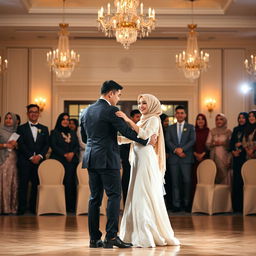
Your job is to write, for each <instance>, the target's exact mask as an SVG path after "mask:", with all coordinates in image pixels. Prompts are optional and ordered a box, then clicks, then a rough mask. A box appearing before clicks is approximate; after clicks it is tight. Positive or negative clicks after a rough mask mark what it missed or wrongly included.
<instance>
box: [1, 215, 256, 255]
mask: <svg viewBox="0 0 256 256" xmlns="http://www.w3.org/2000/svg"><path fill="white" fill-rule="evenodd" d="M170 219H171V223H172V226H173V228H174V230H175V234H176V237H177V238H178V239H180V241H181V243H182V245H181V246H165V247H156V248H131V249H118V248H115V249H102V248H101V249H90V248H89V247H88V242H89V236H88V226H87V216H78V217H76V216H67V217H66V216H53V215H49V216H40V217H36V216H0V255H4V256H9V255H17V256H18V255H30V256H32V255H38V256H39V255H43V256H48V255H49V256H50V255H51V256H53V255H54V256H60V255H62V256H68V255H70V256H71V255H72V256H82V255H83V256H85V255H89V256H96V255H97V256H98V255H118V256H144V255H145V256H159V255H160V256H174V255H186V256H192V255H203V256H214V255H230V256H231V255H232V256H236V255H237V256H238V255H239V256H241V255H253V256H255V255H256V246H255V243H256V216H246V217H243V216H241V215H239V216H227V215H218V216H191V215H188V216H171V217H170ZM105 223H106V219H105V217H104V216H102V217H101V227H102V230H104V226H105Z"/></svg>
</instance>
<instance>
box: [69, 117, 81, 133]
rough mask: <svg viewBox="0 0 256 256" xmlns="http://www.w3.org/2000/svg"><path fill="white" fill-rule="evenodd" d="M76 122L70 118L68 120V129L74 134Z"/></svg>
mask: <svg viewBox="0 0 256 256" xmlns="http://www.w3.org/2000/svg"><path fill="white" fill-rule="evenodd" d="M78 126H79V124H78V120H77V119H75V118H72V119H70V120H69V129H70V130H72V131H74V132H77V129H78Z"/></svg>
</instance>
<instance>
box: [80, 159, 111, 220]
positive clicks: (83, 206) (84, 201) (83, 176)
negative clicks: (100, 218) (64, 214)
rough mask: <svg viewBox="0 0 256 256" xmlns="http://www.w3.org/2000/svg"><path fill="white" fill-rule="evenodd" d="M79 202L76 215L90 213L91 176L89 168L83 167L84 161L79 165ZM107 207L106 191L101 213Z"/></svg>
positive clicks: (103, 212) (104, 211)
mask: <svg viewBox="0 0 256 256" xmlns="http://www.w3.org/2000/svg"><path fill="white" fill-rule="evenodd" d="M77 179H78V185H77V203H76V215H80V214H87V213H88V202H89V198H90V187H89V176H88V171H87V169H83V168H82V162H80V163H79V164H78V166H77ZM106 208H107V197H106V194H105V192H104V195H103V199H102V204H101V207H100V213H101V214H105V213H106Z"/></svg>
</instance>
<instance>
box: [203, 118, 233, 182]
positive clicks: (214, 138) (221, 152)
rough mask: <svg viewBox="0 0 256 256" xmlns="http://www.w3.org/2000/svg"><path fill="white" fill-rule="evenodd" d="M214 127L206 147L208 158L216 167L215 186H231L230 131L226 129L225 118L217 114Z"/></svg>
mask: <svg viewBox="0 0 256 256" xmlns="http://www.w3.org/2000/svg"><path fill="white" fill-rule="evenodd" d="M215 125H216V127H215V128H213V129H211V131H210V132H209V135H208V138H207V141H206V145H207V147H208V148H209V149H210V158H211V159H212V160H213V161H214V162H215V164H216V166H217V174H216V178H215V183H216V184H231V170H230V164H231V155H230V153H229V152H228V149H229V143H230V138H231V131H230V130H229V129H228V128H227V118H226V117H225V115H224V114H218V115H217V116H216V118H215Z"/></svg>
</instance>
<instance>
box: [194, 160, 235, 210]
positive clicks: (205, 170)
mask: <svg viewBox="0 0 256 256" xmlns="http://www.w3.org/2000/svg"><path fill="white" fill-rule="evenodd" d="M216 173H217V168H216V164H215V163H214V161H213V160H211V159H206V160H204V161H202V162H201V163H200V164H199V165H198V168H197V185H196V191H195V196H194V201H193V206H192V213H194V212H202V213H208V214H209V215H212V214H214V213H222V212H231V211H232V204H231V191H230V186H229V185H223V184H214V182H215V176H216Z"/></svg>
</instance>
